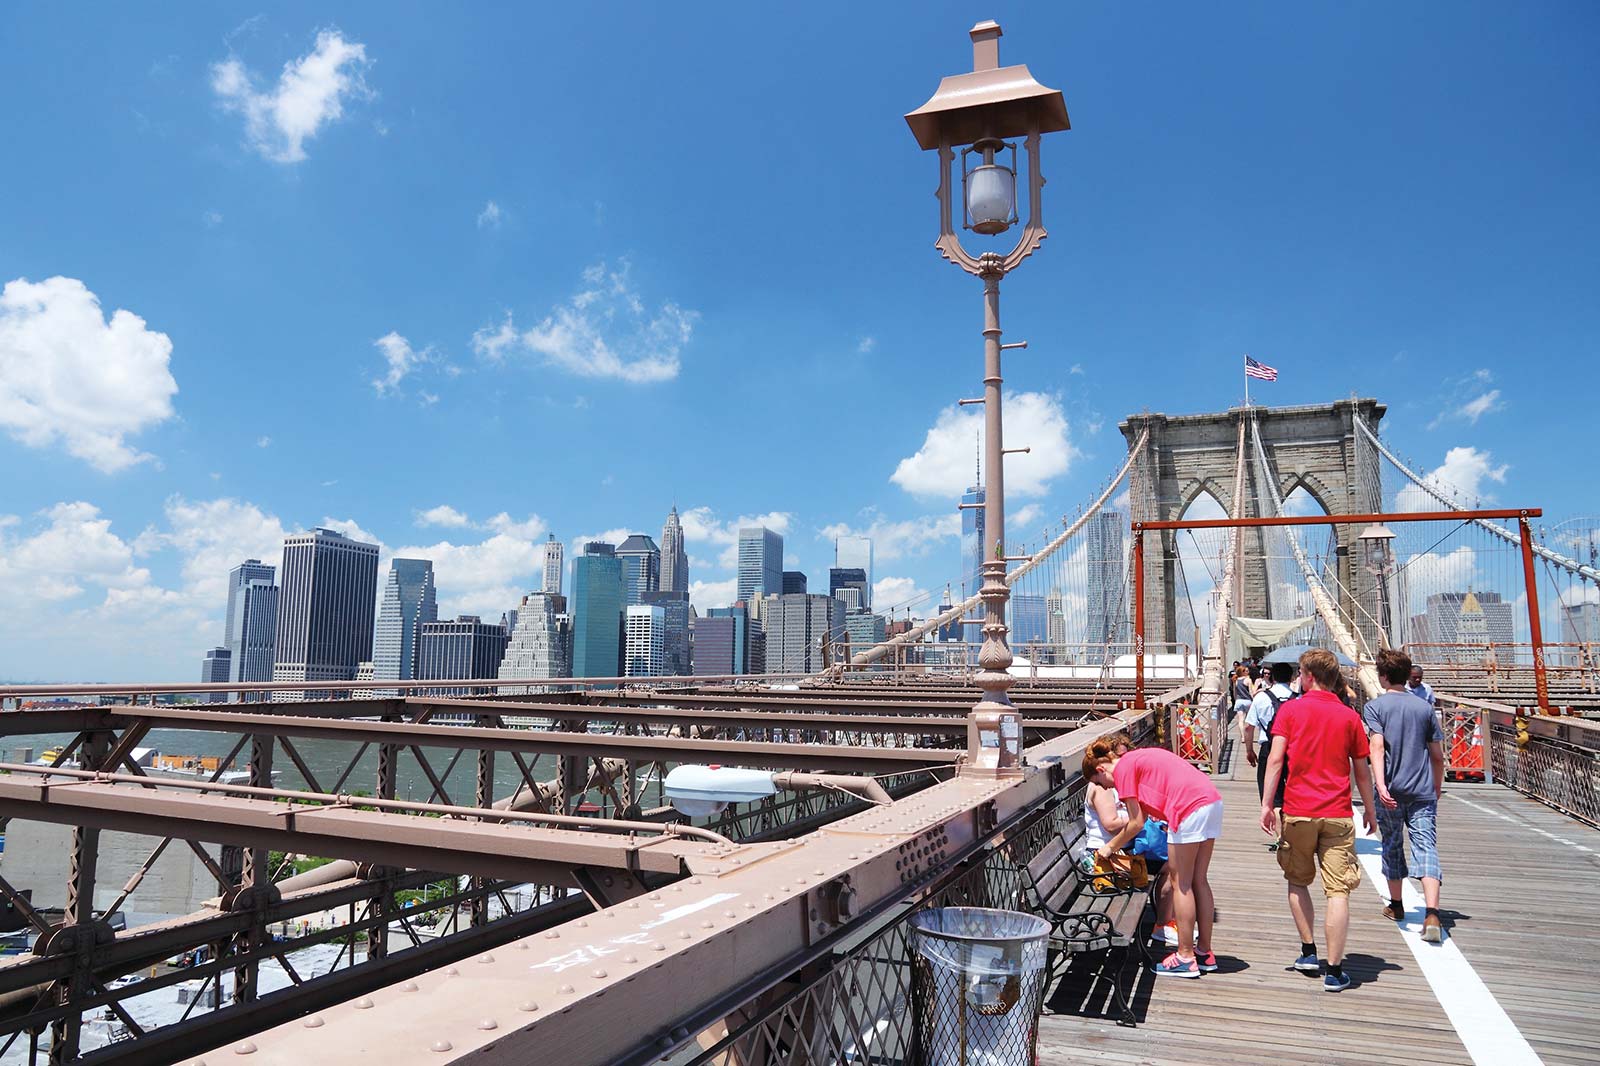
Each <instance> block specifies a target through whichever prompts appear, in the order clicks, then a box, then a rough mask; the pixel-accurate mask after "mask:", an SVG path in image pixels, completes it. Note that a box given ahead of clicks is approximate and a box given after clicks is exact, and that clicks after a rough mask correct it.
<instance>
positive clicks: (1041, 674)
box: [839, 640, 1195, 681]
mask: <svg viewBox="0 0 1600 1066" xmlns="http://www.w3.org/2000/svg"><path fill="white" fill-rule="evenodd" d="M982 648H983V644H982V643H981V642H976V641H964V640H949V641H937V642H930V643H925V644H895V645H889V646H887V647H886V648H885V651H884V655H883V658H881V659H878V660H875V661H874V662H871V663H866V664H849V662H848V660H849V658H850V655H851V651H852V649H851V648H850V646H849V645H848V644H841V645H839V657H840V660H841V662H840V664H839V665H840V669H841V670H842V671H843V672H844V675H845V676H857V675H861V676H866V677H872V676H874V675H875V674H883V673H918V674H937V673H949V674H966V673H970V672H971V671H973V670H976V669H977V668H978V652H979V651H980V650H981V649H982ZM1011 651H1012V654H1013V656H1015V662H1014V663H1013V665H1012V673H1013V674H1016V675H1018V676H1022V677H1029V678H1035V677H1036V678H1039V679H1041V680H1051V679H1063V678H1066V679H1076V680H1080V681H1096V680H1107V681H1111V680H1116V681H1132V680H1133V676H1134V658H1133V653H1134V645H1133V644H1132V643H1131V642H1121V643H1110V644H1098V643H1082V642H1079V643H1049V642H1047V641H1031V640H1021V641H1014V642H1013V643H1012V644H1011ZM1194 674H1195V659H1194V648H1193V647H1192V646H1191V645H1189V644H1186V643H1181V642H1174V643H1146V644H1145V676H1146V677H1151V678H1157V679H1162V680H1168V681H1178V680H1184V679H1187V678H1190V677H1193V676H1194Z"/></svg>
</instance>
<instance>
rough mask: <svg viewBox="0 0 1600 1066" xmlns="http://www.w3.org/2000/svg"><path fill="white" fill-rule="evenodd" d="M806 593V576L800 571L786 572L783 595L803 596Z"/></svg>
mask: <svg viewBox="0 0 1600 1066" xmlns="http://www.w3.org/2000/svg"><path fill="white" fill-rule="evenodd" d="M805 591H806V575H805V574H804V573H803V572H801V571H799V570H785V571H784V572H783V594H784V595H785V596H797V595H802V594H804V593H805Z"/></svg>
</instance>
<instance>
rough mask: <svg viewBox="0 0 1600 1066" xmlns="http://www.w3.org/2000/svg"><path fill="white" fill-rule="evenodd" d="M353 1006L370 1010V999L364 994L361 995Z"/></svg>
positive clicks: (357, 1008)
mask: <svg viewBox="0 0 1600 1066" xmlns="http://www.w3.org/2000/svg"><path fill="white" fill-rule="evenodd" d="M355 1008H356V1010H371V1009H372V1000H370V999H368V998H367V997H366V996H362V997H361V998H360V999H358V1000H356V1002H355Z"/></svg>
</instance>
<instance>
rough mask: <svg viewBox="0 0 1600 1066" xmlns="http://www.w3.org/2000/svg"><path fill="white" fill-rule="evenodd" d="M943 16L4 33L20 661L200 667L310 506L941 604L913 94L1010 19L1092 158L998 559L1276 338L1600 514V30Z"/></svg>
mask: <svg viewBox="0 0 1600 1066" xmlns="http://www.w3.org/2000/svg"><path fill="white" fill-rule="evenodd" d="M915 10H916V15H915V16H914V17H912V16H908V15H906V14H905V13H903V12H898V13H897V12H893V11H889V10H885V9H880V8H877V7H873V6H868V7H864V8H863V7H860V6H859V5H858V6H853V7H848V8H847V7H844V6H843V5H837V4H823V5H812V6H810V7H808V8H806V9H805V12H804V14H803V15H800V14H796V13H794V12H791V11H782V10H765V9H759V8H751V7H747V6H733V5H716V6H711V7H706V8H700V9H695V12H694V14H693V16H692V17H685V16H684V15H683V13H682V11H681V10H680V9H669V8H663V7H657V6H649V5H644V4H638V5H632V4H624V5H619V6H618V7H617V8H615V9H612V10H611V12H610V13H609V15H607V16H606V17H600V16H599V15H597V14H595V13H593V12H592V11H591V10H590V9H587V8H584V7H582V6H578V7H575V8H573V7H569V8H557V9H550V10H540V11H532V10H524V9H499V8H490V7H487V6H484V7H474V8H469V9H466V10H449V11H445V10H443V9H438V8H434V7H428V6H423V5H420V4H414V3H400V4H394V5H385V6H383V7H381V8H380V7H378V6H376V5H370V4H334V5H310V4H304V3H290V4H285V5H282V6H279V7H275V8H273V9H270V11H269V12H268V13H265V14H263V13H261V12H260V11H258V10H257V9H253V8H250V7H245V6H239V5H220V6H216V7H212V8H207V9H204V10H203V11H185V12H178V11H161V10H158V11H148V10H131V9H121V8H117V7H114V6H111V5H92V6H90V7H89V8H87V9H65V8H57V7H51V6H47V5H28V6H24V7H21V8H18V9H16V10H14V11H13V12H12V13H11V16H10V19H9V25H10V29H11V31H12V32H11V33H10V34H9V36H8V39H7V41H6V42H4V43H0V49H3V54H4V55H5V62H4V63H3V64H0V88H3V90H4V92H5V93H6V95H7V98H8V99H10V100H12V101H14V106H13V107H12V108H11V109H10V118H11V124H10V125H11V128H10V131H9V137H8V141H9V146H10V148H11V151H10V153H9V155H10V158H9V159H8V166H7V167H6V168H5V169H4V171H3V172H0V196H3V197H4V201H5V202H6V203H7V204H8V205H9V207H10V210H8V211H6V212H3V213H0V286H3V294H0V471H3V474H0V597H3V598H4V601H5V602H6V604H7V609H6V610H5V611H4V612H3V614H0V679H7V680H18V681H51V680H58V681H77V680H101V679H104V680H112V679H115V680H129V681H137V680H150V681H166V680H189V679H192V678H193V677H196V676H198V674H197V672H198V669H199V663H200V657H201V655H202V654H203V652H204V651H205V649H206V648H208V647H210V646H212V645H214V644H216V643H218V642H220V640H221V637H222V610H223V603H224V598H225V597H224V593H223V591H222V590H223V584H224V580H225V577H226V572H227V569H228V568H229V567H230V566H232V565H234V564H236V563H237V562H239V561H240V560H242V559H244V558H246V557H250V556H255V557H260V558H263V559H265V560H266V561H269V562H273V561H275V560H276V556H277V551H278V545H279V543H280V542H281V538H282V536H283V535H284V534H285V533H287V532H295V531H298V530H302V529H306V528H309V527H312V526H316V525H332V526H335V527H337V528H341V529H344V530H346V531H349V532H351V533H352V534H354V535H357V536H361V537H364V538H367V539H371V540H374V541H376V542H378V543H380V544H381V545H382V546H383V548H384V557H385V561H386V560H387V558H388V557H390V556H392V555H397V554H407V555H420V556H422V557H427V558H432V559H433V560H434V562H435V565H436V569H437V573H438V584H439V599H440V609H441V614H445V615H454V614H457V613H476V614H482V615H484V616H486V617H498V615H499V613H500V612H501V611H504V610H507V609H509V608H512V607H514V606H515V605H516V599H517V597H518V596H519V595H520V594H521V593H522V592H524V591H527V590H530V589H534V588H537V587H538V584H539V572H540V562H541V550H540V548H539V545H540V544H541V543H542V542H543V541H544V540H545V537H546V535H547V534H548V533H551V532H554V533H555V535H556V536H557V537H558V538H559V539H561V540H562V541H563V542H564V543H565V544H566V545H567V554H568V557H569V558H570V557H571V556H572V555H573V554H575V546H576V545H578V544H580V543H581V542H582V541H583V540H586V539H592V538H605V537H607V536H610V537H620V536H621V535H625V534H626V533H628V532H644V533H648V534H649V535H651V536H652V537H657V538H659V535H660V529H661V524H662V521H663V519H664V518H665V516H666V513H667V510H668V508H669V507H670V506H672V505H674V504H676V506H677V507H678V508H679V511H680V513H682V514H683V516H684V519H685V527H686V532H687V533H688V549H689V554H690V557H691V566H690V574H691V579H692V580H693V581H694V582H695V589H694V592H695V599H696V602H697V606H699V607H700V608H701V609H702V610H704V609H705V608H706V607H709V606H715V605H717V604H719V603H721V602H726V601H727V600H728V599H731V594H732V585H733V578H734V568H733V566H732V548H733V543H734V538H735V536H736V533H737V529H738V527H739V526H740V525H741V524H744V523H746V522H749V521H752V520H753V521H760V522H764V523H765V524H768V525H770V526H773V527H774V528H778V529H780V531H781V532H783V534H784V536H785V550H786V556H787V559H786V565H789V566H790V567H792V568H798V569H802V570H805V571H806V572H807V573H808V574H809V575H810V578H811V581H812V582H813V583H814V584H817V583H825V581H826V568H827V567H828V566H829V565H830V562H831V551H832V547H831V538H832V536H834V535H837V534H838V533H839V532H843V531H850V532H858V533H859V532H865V533H868V534H869V535H872V536H873V537H874V539H875V542H876V544H877V574H876V577H877V578H878V579H879V581H880V587H879V590H878V592H877V598H878V602H879V603H880V604H905V603H908V602H914V603H921V604H927V603H928V602H929V600H930V599H931V600H932V601H933V602H936V601H937V598H938V596H939V594H940V593H941V592H942V590H943V587H944V584H945V582H946V581H952V580H958V578H959V572H960V561H959V558H958V551H959V538H958V536H957V529H958V524H959V523H958V519H957V517H956V510H955V503H956V501H957V497H958V496H959V494H960V492H961V490H962V488H964V487H965V485H966V484H967V483H969V482H970V481H971V478H972V466H973V454H974V453H973V449H974V440H973V430H974V428H975V426H976V415H975V413H974V412H972V411H971V410H970V409H957V408H955V407H954V406H953V405H954V403H955V401H956V400H957V399H958V398H959V397H962V396H968V395H973V394H974V390H976V389H977V388H978V387H979V379H980V376H981V351H982V349H981V337H980V335H979V329H980V328H981V324H982V323H981V311H982V306H981V300H980V295H981V294H980V289H979V286H978V283H977V282H976V281H975V280H974V279H972V278H969V277H967V276H966V275H965V274H963V273H961V272H960V271H959V270H957V269H955V268H954V267H952V266H950V265H949V264H947V263H945V262H943V261H942V260H941V259H940V258H939V256H938V255H937V253H936V252H935V251H934V249H933V240H934V237H935V236H936V226H937V219H936V215H935V211H934V200H933V195H932V193H933V189H934V184H935V180H936V167H935V163H934V159H933V157H932V156H931V155H930V154H926V153H923V152H920V151H919V150H918V149H917V146H916V144H915V142H914V141H913V139H912V137H911V135H910V133H909V132H908V130H907V129H906V126H905V123H904V120H903V117H902V116H903V115H904V113H905V112H907V111H910V110H912V109H913V108H915V107H917V106H918V105H920V104H921V103H922V102H923V101H924V100H926V99H927V97H928V96H929V95H931V93H932V92H933V90H934V88H935V87H936V86H937V85H938V81H939V78H940V77H942V76H944V75H946V74H951V73H959V72H961V71H964V70H966V69H968V68H969V66H970V60H971V54H970V44H969V42H968V39H967V34H966V31H967V30H968V28H969V27H970V26H971V25H972V24H973V23H974V22H976V21H978V20H980V19H983V18H990V17H992V18H996V19H997V20H999V21H1000V23H1001V24H1002V26H1003V27H1004V30H1005V36H1004V37H1003V38H1002V40H1001V42H1000V47H1001V59H1002V62H1003V63H1026V64H1028V65H1029V67H1030V68H1031V70H1032V72H1033V74H1034V75H1035V76H1036V77H1037V78H1038V79H1039V80H1040V81H1042V82H1044V83H1045V84H1047V85H1050V86H1052V87H1056V88H1060V89H1061V90H1062V91H1063V92H1064V94H1065V98H1066V102H1067V107H1068V110H1069V112H1070V114H1071V115H1072V120H1073V127H1074V128H1073V129H1072V130H1071V131H1070V132H1066V133H1061V134H1056V135H1054V136H1052V137H1049V138H1047V139H1046V141H1045V145H1044V153H1043V155H1044V171H1045V175H1046V177H1047V179H1048V180H1049V186H1048V188H1047V189H1046V191H1045V200H1046V202H1045V210H1044V214H1045V222H1046V225H1047V227H1048V228H1049V230H1050V238H1049V240H1047V241H1046V242H1045V245H1044V247H1043V248H1042V250H1041V251H1040V252H1039V253H1038V254H1037V255H1035V256H1034V257H1032V258H1031V259H1030V260H1028V261H1027V262H1026V263H1025V264H1024V265H1023V266H1022V267H1021V269H1020V270H1018V271H1017V272H1016V273H1015V274H1014V275H1012V276H1011V277H1009V278H1008V279H1007V280H1006V282H1005V285H1004V289H1003V297H1002V314H1003V321H1004V325H1005V328H1006V339H1007V340H1021V339H1026V340H1028V341H1029V342H1030V347H1029V349H1028V350H1027V351H1026V352H1012V353H1008V356H1007V366H1006V377H1007V391H1008V394H1009V395H1010V397H1011V400H1010V401H1009V406H1008V408H1007V415H1008V418H1007V432H1008V441H1007V443H1008V444H1011V445H1021V444H1027V445H1030V446H1032V447H1033V449H1034V452H1033V453H1032V454H1030V455H1029V456H1026V457H1021V458H1019V459H1018V461H1017V463H1016V465H1015V466H1008V479H1009V484H1008V489H1009V503H1010V511H1011V514H1012V516H1013V517H1012V518H1011V520H1010V532H1011V534H1012V536H1013V539H1014V540H1016V541H1019V542H1023V543H1033V544H1037V543H1038V542H1039V540H1040V537H1041V536H1042V535H1043V530H1044V527H1045V526H1046V525H1048V524H1051V523H1053V522H1055V521H1056V520H1057V519H1058V518H1059V516H1061V515H1062V514H1066V513H1071V512H1073V511H1075V510H1076V509H1077V508H1078V507H1079V506H1081V505H1082V504H1084V503H1086V502H1088V501H1089V500H1090V499H1092V498H1093V496H1094V495H1095V493H1096V490H1097V489H1098V487H1099V485H1100V484H1101V482H1102V481H1103V480H1104V479H1105V477H1106V476H1107V475H1109V474H1110V473H1112V472H1113V471H1114V470H1115V468H1116V467H1117V465H1118V464H1119V463H1120V462H1121V459H1122V457H1123V454H1124V452H1125V445H1124V443H1123V441H1122V438H1121V435H1120V433H1119V432H1118V430H1117V423H1118V421H1119V420H1120V419H1121V418H1123V417H1125V416H1126V415H1128V414H1131V413H1135V412H1138V411H1141V410H1159V411H1166V412H1169V413H1188V412H1199V411H1209V410H1221V409H1224V408H1226V407H1228V406H1230V405H1233V404H1237V403H1238V402H1239V401H1240V399H1241V398H1242V396H1243V378H1242V374H1241V362H1242V359H1243V357H1244V355H1245V354H1246V353H1248V354H1250V355H1253V356H1255V357H1256V358H1258V359H1260V360H1262V361H1263V362H1266V363H1269V364H1271V365H1273V366H1275V367H1277V368H1278V370H1279V371H1280V379H1279V381H1277V382H1276V383H1272V384H1266V383H1260V382H1254V383H1252V387H1251V396H1252V399H1254V400H1255V401H1256V402H1258V403H1265V404H1271V405H1279V404H1297V403H1325V402H1329V401H1332V400H1335V399H1340V398H1343V397H1347V396H1349V395H1351V394H1352V393H1359V394H1361V395H1364V396H1375V397H1376V398H1378V399H1379V400H1381V401H1383V402H1385V403H1387V404H1388V405H1389V414H1388V416H1387V418H1386V419H1385V423H1384V426H1385V434H1386V436H1387V438H1388V439H1389V440H1391V441H1392V442H1394V443H1395V444H1396V445H1397V446H1398V447H1400V448H1401V449H1402V450H1403V451H1404V452H1405V453H1406V454H1407V455H1409V456H1412V457H1414V458H1415V459H1416V460H1417V462H1418V463H1420V464H1421V465H1422V466H1424V467H1425V468H1426V469H1427V470H1428V471H1429V472H1431V473H1435V474H1437V475H1438V476H1439V477H1440V478H1441V479H1442V480H1445V481H1448V482H1450V483H1452V484H1455V485H1457V486H1459V487H1460V488H1461V489H1462V490H1464V491H1465V492H1466V493H1468V494H1470V495H1472V496H1473V497H1474V498H1477V499H1481V500H1483V501H1485V502H1491V501H1492V502H1495V503H1498V504H1500V505H1533V506H1542V507H1544V508H1545V511H1546V514H1547V515H1550V516H1552V517H1554V518H1559V517H1566V516H1577V515H1592V514H1594V513H1595V512H1596V511H1597V510H1600V506H1597V504H1596V501H1595V499H1594V492H1593V478H1592V476H1586V475H1592V472H1593V470H1594V459H1593V456H1592V453H1588V452H1587V451H1586V450H1585V449H1584V448H1583V447H1582V444H1581V442H1582V440H1584V439H1587V438H1588V437H1589V436H1591V435H1592V429H1591V426H1592V423H1591V421H1590V419H1591V418H1592V414H1591V411H1590V409H1591V408H1592V407H1593V401H1592V397H1593V379H1594V369H1595V367H1596V365H1597V361H1596V355H1595V346H1596V339H1597V337H1600V302H1597V301H1596V300H1595V298H1594V294H1595V292H1596V291H1597V285H1596V281H1597V275H1600V269H1597V267H1600V262H1597V259H1600V205H1597V202H1596V198H1595V197H1594V195H1593V175H1594V174H1595V173H1597V172H1600V135H1597V122H1596V108H1595V103H1594V102H1595V100H1597V99H1600V73H1597V71H1596V67H1595V65H1594V64H1593V63H1592V54H1593V52H1594V48H1595V45H1596V44H1597V43H1600V9H1596V8H1594V7H1593V6H1592V5H1587V4H1581V3H1552V4H1547V5H1539V6H1537V7H1529V8H1513V9H1508V8H1505V7H1504V6H1503V5H1490V4H1486V3H1485V4H1480V3H1461V4H1443V3H1422V4H1416V5H1408V6H1405V7H1403V8H1394V7H1391V6H1388V5H1380V4H1376V3H1357V4H1353V5H1346V6H1342V7H1340V8H1338V9H1337V10H1334V9H1327V10H1308V9H1302V8H1285V7H1281V6H1276V5H1270V4H1265V3H1240V4H1230V5H1227V6H1224V7H1221V8H1215V9H1206V10H1204V11H1202V10H1198V9H1189V8H1185V7H1182V6H1178V5H1171V6H1160V7H1158V8H1155V9H1137V10H1135V9H1132V8H1121V7H1114V6H1110V5H1085V6H1082V7H1077V8H1073V9H1071V10H1068V9H1066V8H1060V7H1043V6H1039V5H1032V6H1029V5H1021V4H1014V3H998V4H990V5H984V6H982V7H978V6H974V5H970V4H955V3H938V4H928V5H920V6H918V7H917V8H916V9H915ZM1552 385H1556V386H1558V387H1561V388H1562V389H1563V391H1564V393H1565V395H1564V396H1563V397H1558V398H1556V399H1555V400H1551V399H1550V398H1549V392H1550V388H1551V386H1552ZM1584 395H1589V396H1590V397H1591V400H1590V401H1589V402H1587V403H1586V402H1584V401H1583V399H1582V397H1583V396H1584ZM1557 457H1559V458H1557Z"/></svg>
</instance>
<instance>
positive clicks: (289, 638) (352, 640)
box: [272, 528, 378, 700]
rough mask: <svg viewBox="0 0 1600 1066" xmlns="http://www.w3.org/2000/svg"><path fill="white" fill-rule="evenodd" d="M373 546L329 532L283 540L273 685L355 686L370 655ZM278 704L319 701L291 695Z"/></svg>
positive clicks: (374, 604)
mask: <svg viewBox="0 0 1600 1066" xmlns="http://www.w3.org/2000/svg"><path fill="white" fill-rule="evenodd" d="M377 592H378V546H377V545H376V544H363V543H362V542H360V541H356V540H351V539H350V538H349V537H347V536H345V535H344V534H343V533H340V532H338V531H337V530H332V529H321V528H318V529H313V530H312V531H311V532H309V533H296V534H294V535H292V536H289V537H285V538H284V541H283V584H282V586H281V587H280V589H279V593H278V624H277V631H276V633H275V636H274V640H273V645H274V662H273V667H272V679H273V680H274V681H353V680H355V676H356V664H357V663H360V662H363V661H366V660H368V659H371V658H372V630H373V615H374V613H375V609H376V607H377ZM272 698H273V699H275V700H293V699H320V698H324V696H322V695H317V696H307V695H302V694H300V693H297V692H294V691H279V692H274V693H273V694H272Z"/></svg>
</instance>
